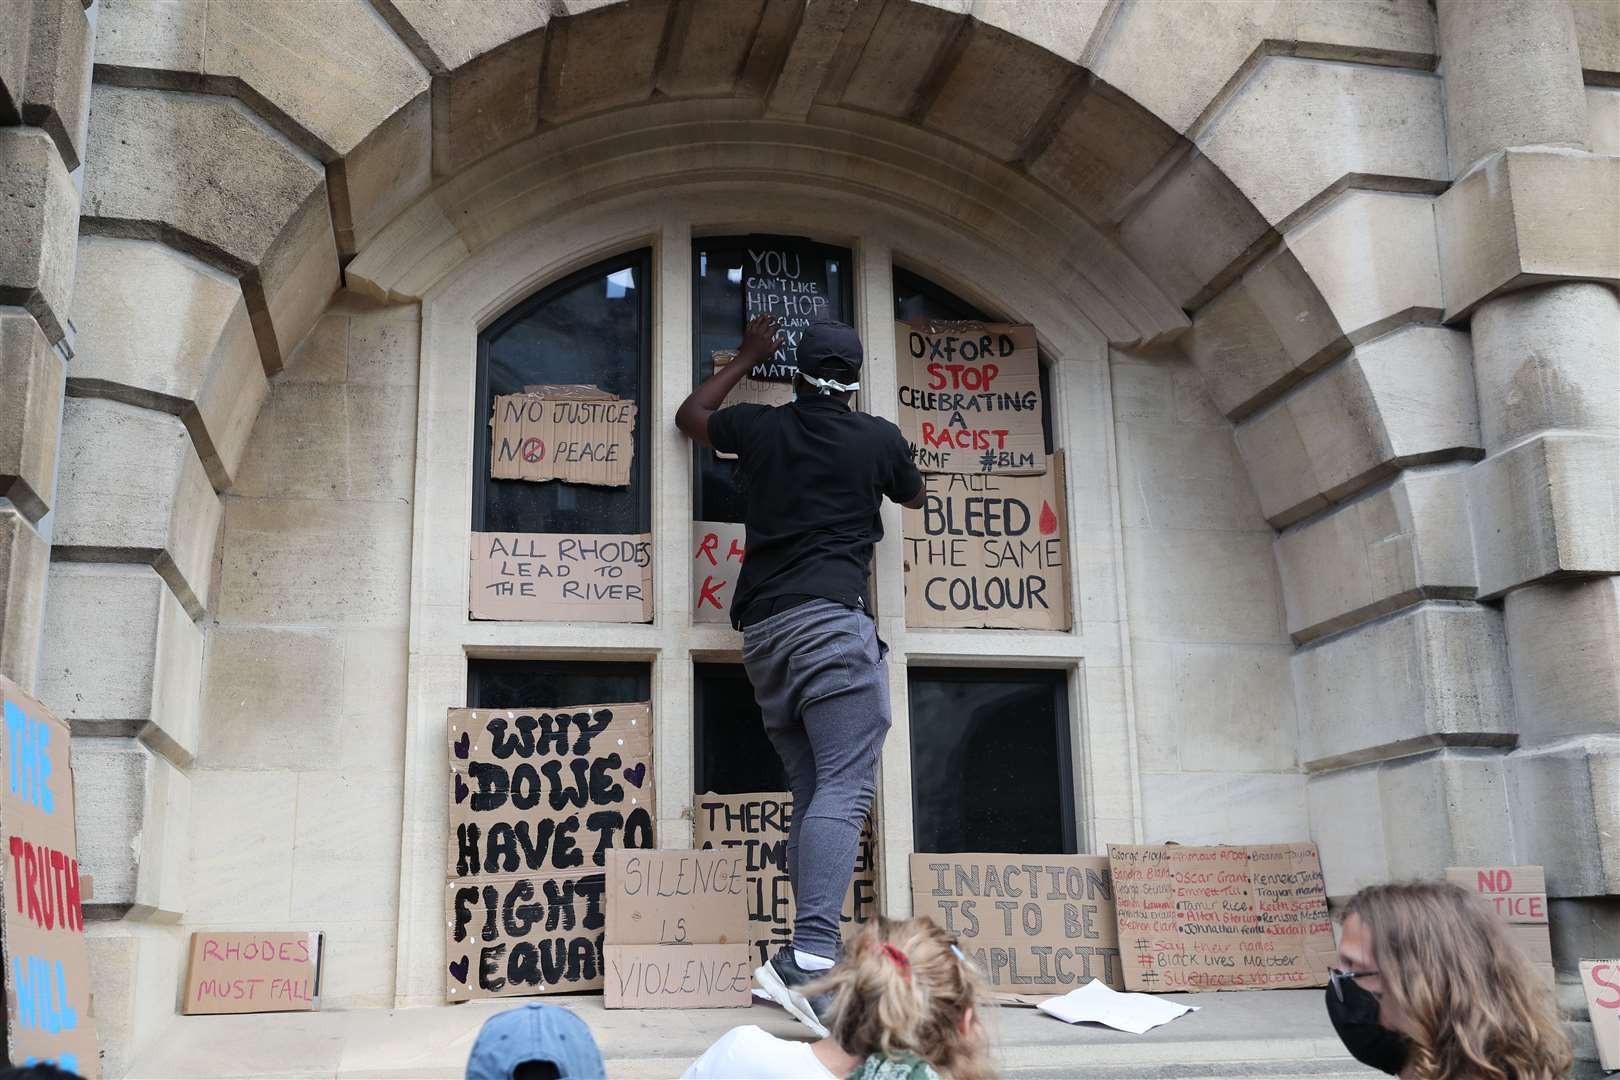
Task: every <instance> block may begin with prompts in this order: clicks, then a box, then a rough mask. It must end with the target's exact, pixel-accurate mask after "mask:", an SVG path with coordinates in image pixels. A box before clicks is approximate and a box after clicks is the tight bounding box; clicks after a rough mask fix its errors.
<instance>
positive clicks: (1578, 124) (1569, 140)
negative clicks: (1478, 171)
mask: <svg viewBox="0 0 1620 1080" xmlns="http://www.w3.org/2000/svg"><path fill="white" fill-rule="evenodd" d="M1436 14H1437V18H1438V21H1439V27H1440V40H1441V42H1442V51H1443V52H1444V53H1445V57H1446V112H1445V118H1446V142H1447V145H1448V147H1449V149H1450V152H1451V169H1452V175H1454V176H1462V175H1463V174H1464V173H1466V172H1467V171H1468V170H1469V169H1471V168H1473V167H1474V165H1475V164H1476V163H1478V162H1479V161H1480V160H1481V159H1482V158H1485V157H1487V156H1489V155H1491V154H1494V153H1496V152H1497V151H1500V150H1505V149H1507V148H1508V147H1512V146H1569V147H1577V148H1579V147H1584V146H1585V145H1586V123H1585V120H1586V117H1585V116H1584V115H1583V113H1584V111H1585V110H1584V109H1583V108H1582V100H1581V99H1582V96H1583V93H1582V89H1581V77H1580V73H1579V72H1578V71H1577V70H1576V69H1575V59H1576V57H1577V56H1578V55H1579V53H1578V50H1577V46H1576V41H1575V18H1574V13H1573V11H1572V9H1571V5H1569V4H1510V5H1508V6H1507V7H1505V8H1503V9H1501V10H1499V11H1494V12H1493V14H1494V16H1495V17H1494V18H1489V19H1483V18H1480V13H1479V8H1478V7H1476V6H1475V5H1474V4H1472V3H1470V2H1467V0H1464V2H1461V3H1440V4H1438V5H1437V8H1436ZM1611 235H1612V234H1611Z"/></svg>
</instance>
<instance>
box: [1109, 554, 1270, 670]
mask: <svg viewBox="0 0 1620 1080" xmlns="http://www.w3.org/2000/svg"><path fill="white" fill-rule="evenodd" d="M1124 532H1125V552H1126V556H1125V570H1126V584H1127V589H1128V592H1127V596H1128V597H1129V599H1130V605H1131V621H1132V631H1133V632H1134V633H1136V634H1138V635H1140V636H1142V637H1144V638H1151V639H1154V640H1158V641H1187V642H1200V641H1201V642H1228V643H1233V644H1273V643H1278V642H1281V641H1284V640H1285V638H1284V634H1283V627H1282V597H1281V595H1280V590H1279V588H1278V585H1277V566H1276V562H1275V560H1274V559H1273V557H1272V554H1271V534H1270V533H1269V532H1211V531H1205V530H1190V529H1137V528H1126V529H1125V530H1124Z"/></svg>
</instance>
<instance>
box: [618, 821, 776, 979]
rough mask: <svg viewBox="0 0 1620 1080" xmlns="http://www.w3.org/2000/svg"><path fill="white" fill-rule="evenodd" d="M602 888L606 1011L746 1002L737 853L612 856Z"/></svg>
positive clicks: (742, 882)
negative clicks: (605, 888)
mask: <svg viewBox="0 0 1620 1080" xmlns="http://www.w3.org/2000/svg"><path fill="white" fill-rule="evenodd" d="M607 882H608V903H607V944H606V945H605V946H604V948H603V959H604V960H605V961H606V964H607V982H606V986H605V987H604V991H605V998H606V1001H605V1004H606V1006H607V1007H608V1008H610V1009H705V1008H729V1007H746V1006H747V1005H748V1004H749V1003H750V1002H751V1001H752V1000H753V998H752V995H751V991H750V984H751V974H752V972H753V965H752V964H751V963H750V959H751V957H752V954H753V950H752V949H750V948H749V946H748V905H747V902H746V900H745V893H746V891H747V874H746V871H745V869H744V858H743V854H742V852H741V851H737V850H726V849H721V850H716V851H614V852H611V853H610V854H609V855H608V864H607Z"/></svg>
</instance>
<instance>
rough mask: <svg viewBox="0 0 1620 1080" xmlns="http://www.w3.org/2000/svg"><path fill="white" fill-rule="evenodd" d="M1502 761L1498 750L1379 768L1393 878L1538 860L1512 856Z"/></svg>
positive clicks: (1412, 759)
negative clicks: (1447, 868) (1451, 869)
mask: <svg viewBox="0 0 1620 1080" xmlns="http://www.w3.org/2000/svg"><path fill="white" fill-rule="evenodd" d="M1502 763H1503V757H1502V754H1501V752H1500V751H1497V750H1442V751H1440V752H1439V753H1433V754H1418V755H1416V756H1413V757H1405V758H1398V759H1396V760H1394V761H1386V762H1384V763H1383V764H1382V765H1380V766H1379V767H1378V789H1379V795H1380V799H1381V801H1382V802H1383V805H1384V815H1383V816H1384V850H1385V851H1387V852H1388V853H1389V874H1390V878H1391V879H1393V880H1396V881H1406V880H1410V879H1413V878H1433V877H1438V876H1439V875H1440V873H1441V872H1442V871H1444V870H1445V868H1446V867H1448V866H1493V865H1495V866H1501V865H1504V864H1505V865H1512V864H1514V863H1515V861H1519V862H1534V861H1535V860H1533V859H1530V858H1528V857H1527V856H1525V855H1523V853H1522V852H1521V853H1519V854H1517V855H1515V851H1514V843H1513V841H1514V830H1513V823H1512V821H1511V819H1510V818H1509V815H1508V791H1507V787H1508V785H1507V777H1506V772H1505V770H1504V769H1503V764H1502Z"/></svg>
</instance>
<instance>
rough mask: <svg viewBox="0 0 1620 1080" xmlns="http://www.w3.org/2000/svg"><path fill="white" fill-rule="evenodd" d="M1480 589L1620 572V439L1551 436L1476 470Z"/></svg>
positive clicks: (1472, 496)
mask: <svg viewBox="0 0 1620 1080" xmlns="http://www.w3.org/2000/svg"><path fill="white" fill-rule="evenodd" d="M1468 502H1469V519H1470V521H1471V524H1472V528H1473V533H1474V551H1475V553H1476V555H1477V557H1478V559H1479V592H1480V595H1481V596H1482V597H1487V598H1490V597H1496V596H1499V595H1501V594H1502V593H1504V592H1507V591H1508V590H1509V589H1512V588H1516V587H1517V586H1520V585H1526V584H1529V583H1530V582H1534V581H1540V580H1542V579H1550V578H1558V577H1565V576H1569V575H1571V574H1614V573H1620V439H1616V438H1612V437H1605V436H1600V435H1578V434H1562V433H1551V432H1550V433H1547V434H1543V435H1537V436H1535V437H1534V438H1532V439H1530V440H1528V441H1526V442H1522V443H1519V444H1518V445H1517V446H1515V447H1513V449H1511V450H1507V451H1504V452H1503V453H1500V454H1496V455H1494V456H1492V457H1489V458H1487V459H1485V460H1484V461H1482V462H1480V463H1479V464H1478V465H1476V466H1474V468H1473V469H1472V470H1471V471H1470V472H1469V476H1468Z"/></svg>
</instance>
